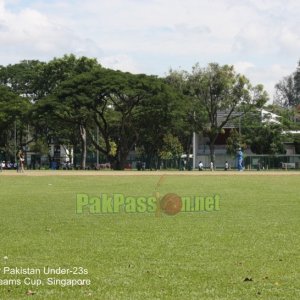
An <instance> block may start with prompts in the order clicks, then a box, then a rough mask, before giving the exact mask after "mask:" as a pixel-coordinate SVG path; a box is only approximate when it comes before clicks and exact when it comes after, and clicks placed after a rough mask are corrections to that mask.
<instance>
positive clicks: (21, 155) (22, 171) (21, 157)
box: [17, 150, 25, 173]
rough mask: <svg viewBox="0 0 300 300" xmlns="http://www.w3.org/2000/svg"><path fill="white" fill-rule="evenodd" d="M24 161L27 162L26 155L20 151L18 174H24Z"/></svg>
mask: <svg viewBox="0 0 300 300" xmlns="http://www.w3.org/2000/svg"><path fill="white" fill-rule="evenodd" d="M24 161H25V158H24V154H23V152H22V150H20V151H19V152H18V167H17V172H19V171H20V172H21V173H24Z"/></svg>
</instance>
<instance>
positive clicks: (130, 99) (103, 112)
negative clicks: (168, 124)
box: [56, 68, 171, 169]
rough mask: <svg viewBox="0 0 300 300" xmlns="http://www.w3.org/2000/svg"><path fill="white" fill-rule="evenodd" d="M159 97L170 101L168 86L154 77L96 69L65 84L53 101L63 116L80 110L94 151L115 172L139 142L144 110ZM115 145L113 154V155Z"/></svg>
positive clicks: (79, 114) (122, 166)
mask: <svg viewBox="0 0 300 300" xmlns="http://www.w3.org/2000/svg"><path fill="white" fill-rule="evenodd" d="M161 95H165V101H168V100H167V99H168V97H171V93H170V91H169V88H168V86H166V85H165V84H164V82H163V81H162V80H160V79H158V78H156V77H154V76H146V75H144V74H140V75H133V74H130V73H124V72H121V71H113V70H109V69H104V68H95V69H94V70H92V71H91V72H86V73H84V74H81V75H79V76H75V77H73V78H72V79H70V80H68V81H66V82H64V83H63V84H62V86H61V88H60V89H59V91H58V93H57V94H56V98H57V101H59V103H65V104H66V109H65V110H63V111H64V114H66V113H67V111H68V109H67V107H72V108H74V107H77V109H80V110H81V111H80V113H78V117H79V116H81V119H82V120H85V121H86V122H87V123H86V125H87V127H86V128H87V132H88V134H89V136H90V138H91V141H92V143H93V145H94V146H95V148H96V149H97V150H99V151H100V152H101V153H102V154H104V155H105V156H106V157H107V158H108V160H109V161H110V162H111V164H112V165H113V166H114V168H116V169H123V168H124V166H125V162H126V158H127V156H128V154H129V152H130V150H132V149H134V146H135V145H136V144H137V143H138V141H139V139H140V132H141V120H143V118H142V116H143V114H144V110H143V108H144V107H147V103H148V101H151V99H155V98H156V97H161ZM152 122H159V119H153V120H152ZM149 125H150V124H149ZM95 129H97V130H99V133H100V135H101V139H99V140H96V139H95V134H94V132H95ZM114 145H116V151H112V148H113V147H114ZM114 152H115V153H114Z"/></svg>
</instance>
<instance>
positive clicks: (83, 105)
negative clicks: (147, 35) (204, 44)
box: [0, 55, 268, 169]
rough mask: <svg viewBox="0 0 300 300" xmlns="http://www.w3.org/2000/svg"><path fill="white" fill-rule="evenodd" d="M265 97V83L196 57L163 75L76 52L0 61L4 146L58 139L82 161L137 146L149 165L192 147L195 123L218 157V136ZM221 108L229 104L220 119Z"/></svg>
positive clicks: (11, 149) (113, 156) (115, 161)
mask: <svg viewBox="0 0 300 300" xmlns="http://www.w3.org/2000/svg"><path fill="white" fill-rule="evenodd" d="M267 100H268V96H267V93H266V92H265V91H264V89H263V86H262V85H258V86H252V85H251V83H250V82H249V80H248V79H247V78H246V77H245V76H243V75H241V74H237V73H236V72H235V70H234V68H233V67H232V66H228V65H224V66H220V65H218V64H215V63H212V64H209V65H208V66H207V67H205V68H202V67H200V66H199V65H198V64H196V65H195V66H194V67H193V69H192V71H191V72H190V73H189V72H186V71H174V70H170V72H169V74H168V75H167V76H166V77H165V78H158V77H157V76H148V75H144V74H138V75H134V74H131V73H126V72H121V71H114V70H110V69H106V68H103V67H102V66H101V65H100V64H99V63H98V62H97V61H96V60H95V59H90V58H87V57H80V58H77V57H75V56H74V55H65V56H64V57H61V58H54V59H53V60H51V61H49V62H47V63H45V62H40V61H37V60H30V61H22V62H20V63H17V64H13V65H8V66H1V67H0V149H2V151H4V152H5V153H6V155H14V153H15V151H16V149H15V148H16V146H17V148H20V147H25V146H30V149H31V150H32V151H36V152H39V153H47V152H48V149H49V145H50V144H51V143H53V142H55V143H57V144H61V145H65V146H66V147H68V148H70V149H74V150H75V152H76V153H80V155H81V160H80V161H81V167H82V168H83V169H84V168H85V167H86V156H87V151H88V149H90V150H98V151H99V152H100V153H101V154H102V156H103V157H104V159H105V160H108V161H109V162H110V163H111V164H112V165H113V166H114V168H116V169H123V168H124V165H125V163H126V158H127V156H128V154H129V152H130V150H132V149H135V150H136V151H137V152H138V153H140V155H142V156H143V157H144V158H145V160H146V161H147V162H148V165H151V164H152V163H154V162H155V160H157V159H159V158H161V159H168V158H172V157H178V156H179V155H180V154H182V153H183V152H184V153H187V154H189V153H190V152H191V144H192V133H193V132H194V131H195V132H202V133H203V134H204V135H205V136H207V137H208V138H209V147H210V151H211V159H212V160H214V145H215V141H216V139H217V137H218V135H219V134H222V133H223V127H224V126H225V125H226V124H227V123H228V122H232V121H234V119H235V118H236V114H234V113H235V112H239V113H240V115H245V116H246V115H249V114H250V115H251V112H253V111H255V110H256V109H258V108H261V107H263V106H264V105H265V103H266V101H267ZM218 111H223V112H225V118H224V119H223V120H222V122H218V119H217V112H218ZM245 119H246V118H245ZM238 139H239V137H237V138H234V139H233V140H234V143H236V141H237V140H238ZM16 140H17V145H14V141H16Z"/></svg>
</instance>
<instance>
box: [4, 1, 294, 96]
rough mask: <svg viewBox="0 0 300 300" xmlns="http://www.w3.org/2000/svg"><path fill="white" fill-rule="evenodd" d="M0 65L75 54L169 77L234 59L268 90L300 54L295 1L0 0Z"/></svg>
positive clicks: (238, 67)
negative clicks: (197, 66)
mask: <svg viewBox="0 0 300 300" xmlns="http://www.w3.org/2000/svg"><path fill="white" fill-rule="evenodd" d="M0 43H1V47H0V65H7V64H9V63H16V62H19V61H20V60H22V59H39V60H43V61H47V60H50V59H52V58H53V57H60V56H62V55H64V54H68V53H74V54H76V55H78V56H81V55H84V56H88V57H96V58H97V59H98V61H99V63H101V64H102V65H103V66H105V67H110V68H114V69H121V70H123V71H130V72H133V73H147V74H156V75H160V76H163V75H166V74H167V72H168V70H169V69H170V68H172V69H178V68H181V69H185V70H187V71H190V70H191V67H192V66H193V65H194V64H195V63H196V62H199V63H200V65H201V66H203V67H204V66H206V65H207V64H208V63H209V62H218V63H220V64H233V65H235V67H236V69H237V71H238V72H241V73H243V74H245V75H246V76H248V78H249V79H250V80H251V82H252V83H253V84H257V83H262V84H263V85H264V86H265V88H266V89H267V91H268V92H269V94H270V96H271V97H272V95H273V91H274V90H273V87H274V85H275V83H277V82H278V81H279V80H280V79H282V77H283V76H286V75H289V74H290V73H292V72H293V71H295V69H296V66H297V63H298V61H299V60H300V1H299V0H284V1H283V0H223V1H221V0H85V1H82V0H47V1H46V0H44V1H43V0H0Z"/></svg>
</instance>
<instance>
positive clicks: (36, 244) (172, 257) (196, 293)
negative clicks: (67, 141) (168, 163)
mask: <svg viewBox="0 0 300 300" xmlns="http://www.w3.org/2000/svg"><path fill="white" fill-rule="evenodd" d="M159 179H160V178H159V177H158V176H101V177H97V176H57V177H55V176H42V177H31V176H17V177H13V176H12V177H10V176H8V177H4V176H2V177H1V175H0V205H1V206H0V225H1V227H0V228H1V230H0V235H1V240H0V268H1V271H0V280H2V285H1V286H0V299H27V298H28V297H33V299H230V300H231V299H288V300H291V299H300V276H299V270H300V262H299V249H300V240H299V228H300V195H299V179H300V176H218V175H217V176H165V177H164V179H163V180H161V182H160V184H159V186H158V187H157V183H158V181H159ZM156 188H158V191H159V192H160V194H165V193H170V192H173V193H177V194H179V195H180V196H183V195H187V194H188V195H204V196H210V195H214V194H219V195H220V197H221V200H220V211H213V212H202V213H179V214H177V215H175V216H167V215H164V214H162V215H160V216H158V217H157V216H155V214H154V213H131V214H126V213H119V214H100V215H99V214H97V215H95V214H76V213H75V203H76V194H77V193H87V194H89V195H91V196H99V195H100V193H124V194H125V195H128V196H151V195H153V193H154V191H155V189H156ZM47 266H49V267H51V268H59V267H61V268H65V269H67V268H69V269H73V268H77V267H82V268H84V269H86V270H87V271H88V274H82V275H79V274H69V275H45V274H41V275H10V274H4V268H5V267H10V268H15V267H23V268H37V269H43V268H44V267H47ZM48 277H56V278H61V279H64V278H70V279H90V280H91V284H90V285H89V286H87V285H85V286H74V287H70V286H66V287H61V286H59V285H57V286H49V285H47V284H46V280H47V278H48ZM25 278H30V279H31V280H33V283H34V280H36V279H42V282H43V283H44V285H40V286H35V285H33V286H32V285H28V286H27V285H25V283H24V282H23V280H24V279H25ZM5 279H19V280H21V284H20V285H3V280H5ZM27 294H29V295H27Z"/></svg>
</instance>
